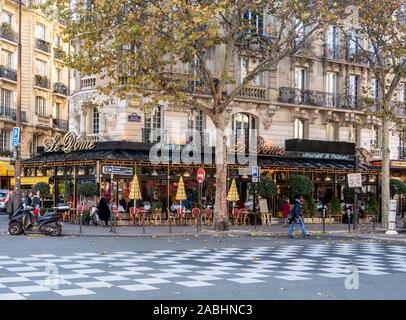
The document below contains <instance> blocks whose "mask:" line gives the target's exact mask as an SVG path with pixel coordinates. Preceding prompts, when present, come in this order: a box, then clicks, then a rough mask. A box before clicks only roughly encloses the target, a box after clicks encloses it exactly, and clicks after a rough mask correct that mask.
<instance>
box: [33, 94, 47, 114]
mask: <svg viewBox="0 0 406 320" xmlns="http://www.w3.org/2000/svg"><path fill="white" fill-rule="evenodd" d="M46 109H47V108H46V100H45V99H44V98H43V97H35V112H36V113H37V114H39V115H46V112H47V110H46Z"/></svg>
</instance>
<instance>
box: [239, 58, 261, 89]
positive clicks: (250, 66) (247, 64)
mask: <svg viewBox="0 0 406 320" xmlns="http://www.w3.org/2000/svg"><path fill="white" fill-rule="evenodd" d="M239 60H240V63H239V66H240V72H239V77H238V83H242V82H243V81H244V79H245V77H246V76H247V75H248V73H249V72H251V71H252V70H254V69H255V68H256V67H257V66H258V64H259V62H260V61H259V60H258V59H254V58H248V57H240V58H239ZM250 84H251V85H255V86H260V87H265V73H264V72H262V73H260V74H258V75H257V76H256V77H255V78H254V79H253V80H251V81H250Z"/></svg>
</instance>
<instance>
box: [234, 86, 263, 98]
mask: <svg viewBox="0 0 406 320" xmlns="http://www.w3.org/2000/svg"><path fill="white" fill-rule="evenodd" d="M238 97H239V98H245V99H253V100H267V98H268V97H267V90H266V88H262V87H245V88H242V89H241V90H240V92H239V93H238Z"/></svg>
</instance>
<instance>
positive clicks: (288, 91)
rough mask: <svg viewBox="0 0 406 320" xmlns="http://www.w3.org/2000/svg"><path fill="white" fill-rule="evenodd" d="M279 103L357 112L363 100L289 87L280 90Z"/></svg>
mask: <svg viewBox="0 0 406 320" xmlns="http://www.w3.org/2000/svg"><path fill="white" fill-rule="evenodd" d="M278 101H279V102H283V103H292V104H299V105H309V106H316V107H322V108H334V109H349V110H357V109H359V108H360V107H361V99H360V97H358V96H351V95H343V94H337V93H329V92H323V91H314V90H302V89H296V88H288V87H281V88H279V97H278Z"/></svg>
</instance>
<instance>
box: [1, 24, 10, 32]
mask: <svg viewBox="0 0 406 320" xmlns="http://www.w3.org/2000/svg"><path fill="white" fill-rule="evenodd" d="M1 29H2V30H3V33H2V34H4V35H8V34H10V33H11V25H10V23H8V22H3V23H2V24H1Z"/></svg>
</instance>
